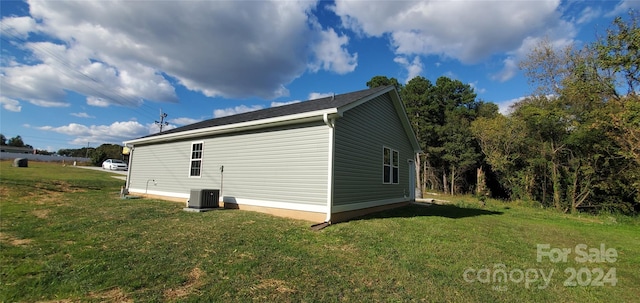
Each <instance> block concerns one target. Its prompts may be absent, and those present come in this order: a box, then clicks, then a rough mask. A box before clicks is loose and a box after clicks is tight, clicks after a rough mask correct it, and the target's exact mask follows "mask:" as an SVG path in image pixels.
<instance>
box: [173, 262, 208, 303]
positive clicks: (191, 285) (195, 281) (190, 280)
mask: <svg viewBox="0 0 640 303" xmlns="http://www.w3.org/2000/svg"><path fill="white" fill-rule="evenodd" d="M205 274H206V273H205V272H204V271H203V270H202V269H200V268H198V267H195V268H194V269H192V270H191V272H189V275H188V276H187V282H186V283H185V284H184V285H182V286H181V287H178V288H176V289H173V288H169V289H167V290H165V291H164V297H165V298H167V299H168V300H174V299H177V298H182V297H185V296H188V295H190V294H191V293H193V292H194V291H195V290H196V289H198V287H200V286H202V283H203V282H202V277H204V275H205Z"/></svg>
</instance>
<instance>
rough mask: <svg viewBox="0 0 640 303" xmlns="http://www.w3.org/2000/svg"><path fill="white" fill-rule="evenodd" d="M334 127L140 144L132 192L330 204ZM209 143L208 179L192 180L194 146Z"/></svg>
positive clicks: (205, 170)
mask: <svg viewBox="0 0 640 303" xmlns="http://www.w3.org/2000/svg"><path fill="white" fill-rule="evenodd" d="M329 131H330V129H329V128H328V127H327V126H326V125H325V124H324V123H322V122H317V123H308V124H304V125H293V126H288V127H279V128H273V129H266V130H260V131H251V132H244V133H233V134H228V135H222V136H216V137H208V138H202V139H192V140H187V141H177V142H167V143H163V144H153V145H139V146H136V147H135V150H134V152H133V155H132V166H131V168H130V169H131V184H130V186H129V188H131V189H136V190H137V191H140V190H142V191H144V189H145V186H146V182H147V180H149V179H155V180H156V182H157V185H155V186H154V185H153V182H149V193H152V191H153V193H154V194H161V193H165V195H166V194H168V193H170V194H172V195H174V196H181V195H182V196H184V197H187V196H188V195H189V191H190V189H197V188H215V189H217V188H220V181H221V180H220V179H221V178H220V177H221V174H220V166H222V165H224V184H223V195H224V196H225V197H233V198H236V199H252V200H261V201H274V202H287V203H299V204H311V205H326V203H327V178H328V175H327V167H328V164H327V159H328V149H329V146H328V144H329ZM198 141H202V142H204V150H203V159H202V176H201V177H199V178H198V177H189V165H190V153H191V144H192V143H193V142H198Z"/></svg>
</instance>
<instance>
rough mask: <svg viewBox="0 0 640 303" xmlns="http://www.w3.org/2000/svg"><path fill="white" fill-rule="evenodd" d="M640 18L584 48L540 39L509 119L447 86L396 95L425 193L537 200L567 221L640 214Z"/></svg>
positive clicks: (460, 87) (390, 81) (385, 81)
mask: <svg viewBox="0 0 640 303" xmlns="http://www.w3.org/2000/svg"><path fill="white" fill-rule="evenodd" d="M639 20H640V15H639V14H638V13H637V12H635V11H630V12H629V16H628V18H626V19H625V18H622V17H618V18H615V20H614V21H613V24H612V25H611V26H610V28H609V29H608V30H607V31H606V35H604V36H602V37H597V39H596V41H595V42H593V43H591V44H587V45H583V46H581V47H578V46H576V45H568V46H565V47H563V48H557V47H554V46H553V45H552V44H551V43H550V42H549V41H547V40H543V41H541V42H540V43H538V44H537V45H536V47H534V48H533V49H532V50H531V51H530V53H529V54H528V56H527V58H526V59H524V60H523V61H522V62H521V63H520V68H521V69H522V70H523V72H524V74H525V76H526V77H527V79H528V80H529V82H530V84H532V86H533V88H534V91H533V93H532V94H531V95H530V96H528V97H526V98H524V99H523V100H522V101H520V102H517V103H515V104H514V105H513V106H512V107H511V109H510V113H509V114H507V115H503V114H500V113H499V112H498V107H497V106H496V105H495V104H493V103H491V102H485V101H482V100H479V99H478V98H477V95H476V94H475V92H474V90H473V88H472V87H471V86H470V85H468V84H464V83H462V82H460V81H458V80H453V79H449V78H447V77H440V78H438V79H437V80H436V82H435V84H434V83H431V82H430V81H429V80H428V79H425V78H424V77H416V78H413V79H411V80H410V81H409V82H408V83H406V85H402V84H400V83H398V81H397V80H396V79H394V78H387V77H384V76H375V77H373V78H372V79H371V80H370V81H369V82H367V86H369V87H377V86H382V85H394V86H396V88H397V90H398V92H399V94H400V96H401V98H402V100H403V102H404V105H405V108H406V111H407V115H408V116H409V119H410V120H411V123H412V125H413V128H414V131H415V133H416V135H417V137H418V140H419V141H420V143H421V147H422V150H423V153H422V154H420V155H418V156H417V157H416V164H417V166H418V168H417V169H418V170H419V171H418V174H417V175H418V180H417V181H418V184H420V185H421V189H422V191H423V192H424V191H427V190H431V191H441V192H446V193H450V194H455V193H474V194H478V195H490V196H493V197H499V198H505V199H511V200H516V199H519V200H526V201H533V202H534V203H538V204H540V205H541V206H544V207H552V208H555V209H558V210H559V211H563V212H576V211H581V210H588V211H613V212H621V213H628V214H630V213H636V214H637V213H638V212H640V97H639V96H638V89H639V88H640V28H639V27H638V21H639Z"/></svg>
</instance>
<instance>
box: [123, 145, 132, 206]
mask: <svg viewBox="0 0 640 303" xmlns="http://www.w3.org/2000/svg"><path fill="white" fill-rule="evenodd" d="M127 147H129V164H127V165H128V168H127V180H126V181H125V183H124V192H123V194H125V195H127V194H129V186H131V163H132V162H133V150H134V146H133V145H131V146H127Z"/></svg>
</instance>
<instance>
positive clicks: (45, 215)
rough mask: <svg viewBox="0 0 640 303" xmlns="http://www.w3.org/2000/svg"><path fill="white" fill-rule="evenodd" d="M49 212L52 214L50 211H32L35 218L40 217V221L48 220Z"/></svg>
mask: <svg viewBox="0 0 640 303" xmlns="http://www.w3.org/2000/svg"><path fill="white" fill-rule="evenodd" d="M49 212H51V211H50V210H48V209H36V210H34V211H32V212H31V213H32V214H33V215H34V216H36V217H38V218H40V219H46V218H48V217H49Z"/></svg>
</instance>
